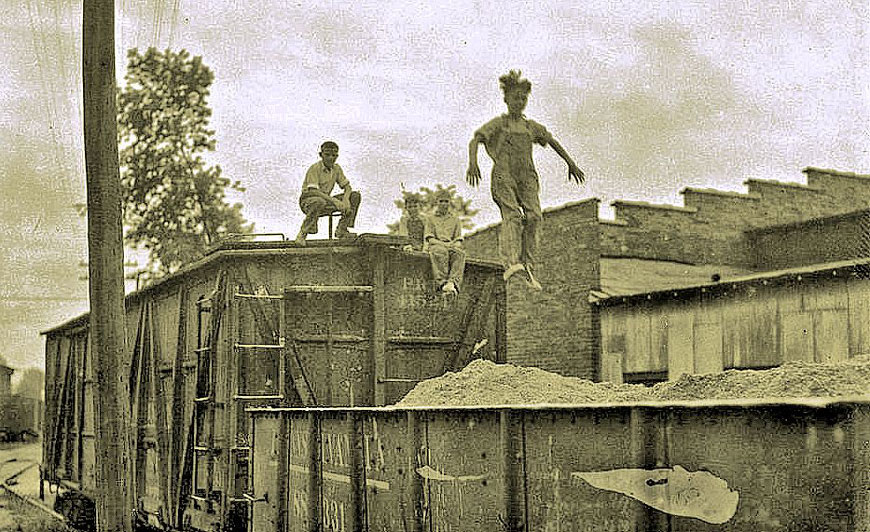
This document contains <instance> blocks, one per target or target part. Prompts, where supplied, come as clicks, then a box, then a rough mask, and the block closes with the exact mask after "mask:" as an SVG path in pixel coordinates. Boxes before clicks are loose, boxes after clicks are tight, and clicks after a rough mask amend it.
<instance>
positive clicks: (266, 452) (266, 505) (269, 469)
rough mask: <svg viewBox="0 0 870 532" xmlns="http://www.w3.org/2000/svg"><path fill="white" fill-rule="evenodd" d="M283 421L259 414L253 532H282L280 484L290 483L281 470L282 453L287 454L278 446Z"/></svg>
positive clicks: (253, 480)
mask: <svg viewBox="0 0 870 532" xmlns="http://www.w3.org/2000/svg"><path fill="white" fill-rule="evenodd" d="M283 422H284V417H283V416H280V415H278V414H274V415H260V416H257V417H256V418H255V420H254V427H253V436H252V439H253V442H252V444H253V445H252V447H251V448H252V451H253V456H254V461H253V464H252V471H251V485H252V491H251V496H252V499H253V502H251V504H252V509H251V519H252V520H251V530H256V531H258V532H259V531H262V532H279V530H278V528H277V524H278V517H279V514H278V507H279V504H280V500H279V496H280V495H279V493H280V488H279V482H282V481H286V480H287V477H286V475H285V474H283V473H285V472H283V471H280V470H279V462H280V453H282V452H286V449H281V447H280V445H279V441H280V440H279V431H280V426H281V424H282V423H283Z"/></svg>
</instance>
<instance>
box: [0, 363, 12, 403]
mask: <svg viewBox="0 0 870 532" xmlns="http://www.w3.org/2000/svg"><path fill="white" fill-rule="evenodd" d="M13 373H15V370H14V369H12V368H10V367H8V366H5V365H3V364H0V398H3V397H9V396H10V395H12V374H13Z"/></svg>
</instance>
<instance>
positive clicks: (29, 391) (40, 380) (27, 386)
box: [15, 368, 45, 400]
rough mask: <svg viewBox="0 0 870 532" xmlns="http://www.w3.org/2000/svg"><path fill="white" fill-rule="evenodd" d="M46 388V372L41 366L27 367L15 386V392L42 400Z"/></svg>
mask: <svg viewBox="0 0 870 532" xmlns="http://www.w3.org/2000/svg"><path fill="white" fill-rule="evenodd" d="M44 389H45V372H44V371H42V370H41V369H39V368H27V369H25V370H24V373H22V374H21V380H19V381H18V384H17V385H16V386H15V394H16V395H21V396H24V397H30V398H31V399H39V400H41V399H42V392H43V390H44Z"/></svg>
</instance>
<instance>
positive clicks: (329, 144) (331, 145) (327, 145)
mask: <svg viewBox="0 0 870 532" xmlns="http://www.w3.org/2000/svg"><path fill="white" fill-rule="evenodd" d="M326 148H332V149H335V150H337V149H338V144H336V143H335V142H333V141H331V140H327V141H326V142H324V143H323V144H321V145H320V152H321V153H323V150H325V149H326Z"/></svg>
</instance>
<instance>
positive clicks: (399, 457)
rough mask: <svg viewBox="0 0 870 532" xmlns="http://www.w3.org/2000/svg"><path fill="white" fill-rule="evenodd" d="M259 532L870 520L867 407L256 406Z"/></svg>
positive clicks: (615, 528)
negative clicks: (316, 407)
mask: <svg viewBox="0 0 870 532" xmlns="http://www.w3.org/2000/svg"><path fill="white" fill-rule="evenodd" d="M251 413H252V416H253V417H252V422H253V430H252V435H253V437H252V447H253V461H252V467H251V474H252V482H251V486H252V492H251V494H250V498H251V500H253V501H255V502H254V503H253V504H252V507H251V511H252V521H251V523H252V527H251V530H252V531H256V532H315V531H334V532H422V531H424V530H426V531H443V532H504V531H510V532H520V531H530V530H535V531H548V532H580V531H586V532H634V531H641V530H644V531H646V530H656V531H662V532H665V531H668V532H703V531H710V532H712V531H715V530H728V531H733V532H783V531H786V532H799V531H801V532H828V531H834V530H837V531H844V532H845V531H847V530H848V531H868V530H870V401H868V399H867V398H866V397H864V398H856V399H855V400H837V401H834V400H806V401H780V402H759V401H746V400H744V401H728V402H714V401H698V402H694V403H659V404H633V405H632V404H623V405H618V404H617V405H582V406H552V405H551V406H547V405H540V406H516V407H497V406H492V407H454V408H446V407H445V408H424V407H417V408H396V407H385V408H348V409H331V410H326V409H312V408H295V409H271V408H261V409H252V410H251Z"/></svg>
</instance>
